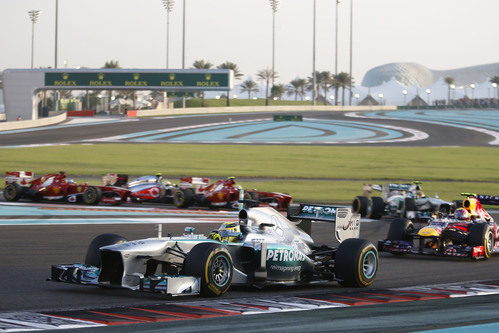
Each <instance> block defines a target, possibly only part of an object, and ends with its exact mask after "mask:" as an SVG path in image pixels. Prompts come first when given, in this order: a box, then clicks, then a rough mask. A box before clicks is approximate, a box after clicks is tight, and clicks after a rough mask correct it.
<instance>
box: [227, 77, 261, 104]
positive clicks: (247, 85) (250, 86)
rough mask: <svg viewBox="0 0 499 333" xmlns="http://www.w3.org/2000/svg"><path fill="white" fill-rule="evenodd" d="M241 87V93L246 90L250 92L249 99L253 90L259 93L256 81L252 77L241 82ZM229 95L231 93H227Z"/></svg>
mask: <svg viewBox="0 0 499 333" xmlns="http://www.w3.org/2000/svg"><path fill="white" fill-rule="evenodd" d="M239 88H240V89H241V93H245V92H247V93H248V99H251V93H252V92H255V93H257V92H258V91H259V89H258V87H257V84H256V82H255V81H253V80H252V79H248V80H246V81H244V82H243V83H241V85H240V86H239ZM227 95H229V94H227Z"/></svg>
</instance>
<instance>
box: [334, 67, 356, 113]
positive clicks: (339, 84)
mask: <svg viewBox="0 0 499 333" xmlns="http://www.w3.org/2000/svg"><path fill="white" fill-rule="evenodd" d="M334 80H335V81H336V86H335V87H336V89H338V88H342V97H341V105H342V106H345V88H346V87H348V86H350V82H351V81H352V77H351V76H350V74H348V73H346V72H340V73H338V74H337V75H335V76H334ZM337 103H338V101H337V100H336V105H337Z"/></svg>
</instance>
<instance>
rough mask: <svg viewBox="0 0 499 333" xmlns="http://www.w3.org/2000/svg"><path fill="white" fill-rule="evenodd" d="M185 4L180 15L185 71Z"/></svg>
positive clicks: (183, 97) (183, 101) (183, 103)
mask: <svg viewBox="0 0 499 333" xmlns="http://www.w3.org/2000/svg"><path fill="white" fill-rule="evenodd" d="M185 2H186V0H184V3H183V8H182V11H183V14H182V69H185ZM182 108H184V109H185V95H184V96H182Z"/></svg>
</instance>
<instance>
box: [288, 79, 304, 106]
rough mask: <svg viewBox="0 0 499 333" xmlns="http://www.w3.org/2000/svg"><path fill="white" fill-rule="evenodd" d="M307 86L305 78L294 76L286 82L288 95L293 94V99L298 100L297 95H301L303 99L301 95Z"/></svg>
mask: <svg viewBox="0 0 499 333" xmlns="http://www.w3.org/2000/svg"><path fill="white" fill-rule="evenodd" d="M306 86H307V80H305V79H300V78H296V79H294V80H293V81H291V82H290V83H289V84H288V89H287V93H288V96H291V95H295V101H297V100H298V95H300V96H301V100H302V101H303V96H304V95H305V88H306Z"/></svg>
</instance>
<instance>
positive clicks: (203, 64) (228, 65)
mask: <svg viewBox="0 0 499 333" xmlns="http://www.w3.org/2000/svg"><path fill="white" fill-rule="evenodd" d="M192 66H193V67H194V68H197V69H211V68H212V67H213V66H214V65H213V64H212V63H211V62H209V61H204V60H196V61H194V63H193V64H192ZM217 68H218V69H232V71H233V72H234V79H236V80H240V79H241V77H243V73H241V71H240V70H239V66H237V64H235V63H233V62H230V61H226V62H224V63H223V64H220V65H218V66H217ZM200 96H201V106H205V103H204V96H205V93H204V91H203V92H201V93H200ZM229 97H230V96H229V93H227V106H229V105H230V99H229Z"/></svg>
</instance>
